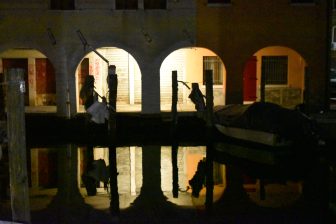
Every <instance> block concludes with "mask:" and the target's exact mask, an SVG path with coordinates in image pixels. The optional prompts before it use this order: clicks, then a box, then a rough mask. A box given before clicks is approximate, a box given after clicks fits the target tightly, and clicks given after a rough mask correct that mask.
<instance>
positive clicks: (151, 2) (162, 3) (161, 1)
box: [144, 0, 167, 9]
mask: <svg viewBox="0 0 336 224" xmlns="http://www.w3.org/2000/svg"><path fill="white" fill-rule="evenodd" d="M166 8H167V0H144V9H166Z"/></svg>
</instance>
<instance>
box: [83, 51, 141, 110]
mask: <svg viewBox="0 0 336 224" xmlns="http://www.w3.org/2000/svg"><path fill="white" fill-rule="evenodd" d="M97 52H98V53H99V54H101V55H102V56H103V57H104V58H105V59H107V60H108V61H109V65H112V64H114V65H116V67H117V70H116V72H117V75H118V94H117V97H118V98H117V110H118V111H122V110H132V111H134V110H136V111H139V110H140V104H141V72H140V68H139V65H138V63H137V62H136V60H135V59H134V57H133V56H132V55H131V54H130V53H129V52H127V51H125V50H123V49H121V48H117V47H102V48H99V49H97ZM107 66H108V64H107V63H106V62H105V61H104V60H103V59H102V58H101V57H100V56H99V55H97V54H96V53H95V52H93V51H92V52H90V53H88V54H87V55H85V56H84V57H83V59H82V60H81V62H80V64H79V65H78V67H77V70H76V77H77V105H79V107H80V108H79V111H81V110H83V109H82V107H81V105H82V102H81V101H80V99H79V94H78V93H79V90H80V88H81V86H82V84H83V82H84V79H85V77H86V76H87V75H89V74H90V75H93V76H94V77H95V88H96V91H97V92H98V93H99V94H100V95H101V96H107V94H108V86H107V82H106V77H107Z"/></svg>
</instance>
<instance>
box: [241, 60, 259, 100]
mask: <svg viewBox="0 0 336 224" xmlns="http://www.w3.org/2000/svg"><path fill="white" fill-rule="evenodd" d="M243 80H244V101H256V99H257V57H256V56H252V57H251V58H250V59H249V60H248V61H247V63H246V65H245V69H244V74H243Z"/></svg>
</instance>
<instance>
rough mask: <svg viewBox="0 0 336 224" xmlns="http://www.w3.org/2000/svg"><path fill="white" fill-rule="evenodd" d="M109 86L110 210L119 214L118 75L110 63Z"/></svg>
mask: <svg viewBox="0 0 336 224" xmlns="http://www.w3.org/2000/svg"><path fill="white" fill-rule="evenodd" d="M107 84H108V87H109V121H108V122H109V123H108V138H109V163H110V189H111V201H110V211H111V214H113V215H119V213H120V208H119V194H118V178H117V177H118V171H117V152H116V127H117V126H116V123H117V119H116V105H117V88H118V77H117V75H116V74H115V66H114V65H110V66H109V71H108V77H107Z"/></svg>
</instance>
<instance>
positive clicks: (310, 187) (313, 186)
mask: <svg viewBox="0 0 336 224" xmlns="http://www.w3.org/2000/svg"><path fill="white" fill-rule="evenodd" d="M208 155H209V153H208V152H207V148H206V147H205V146H179V147H178V148H177V149H176V150H175V149H174V147H172V146H155V145H154V146H125V147H116V148H115V149H114V148H106V147H93V146H89V145H75V144H68V145H63V146H55V147H52V148H51V147H50V148H31V149H30V157H29V159H28V160H29V161H28V164H29V185H30V207H31V212H32V220H33V223H115V222H119V223H134V220H137V223H172V222H176V223H212V222H213V223H216V222H217V223H218V222H220V223H222V222H224V223H225V222H242V223H244V221H247V220H254V221H258V220H259V221H260V220H261V221H265V220H269V221H270V220H272V218H270V217H271V215H272V216H281V217H283V216H286V219H288V220H291V219H292V218H293V216H296V217H295V220H297V221H306V220H310V221H311V220H320V219H321V218H324V217H325V211H326V207H327V204H328V196H327V195H326V193H325V192H328V186H329V185H328V166H327V165H326V164H325V163H323V162H321V161H319V160H317V161H316V162H317V163H316V164H315V163H314V164H313V163H312V164H310V165H309V167H307V168H305V169H304V171H305V172H303V173H302V175H301V176H300V175H295V178H293V177H292V176H291V175H288V176H286V175H278V173H270V172H267V175H265V174H264V172H259V171H260V170H263V171H264V170H265V169H267V167H266V168H265V167H259V166H256V167H252V166H248V168H247V167H246V166H242V165H241V164H239V163H236V162H235V161H234V160H232V161H231V160H230V159H227V160H225V162H223V159H222V158H219V156H218V155H217V154H216V156H215V157H214V158H213V160H212V159H211V157H208ZM222 156H224V157H225V155H222ZM207 157H208V158H207ZM99 160H101V161H103V162H104V164H105V165H106V168H107V171H108V175H109V177H110V180H112V178H115V183H112V181H111V182H110V184H109V185H106V184H104V181H103V180H102V179H100V181H97V182H96V183H95V185H94V188H95V191H94V192H93V193H92V192H91V193H90V192H89V191H88V188H87V186H86V183H85V181H83V180H84V179H83V176H85V174H86V173H87V172H88V170H92V167H94V164H95V163H94V162H95V161H99ZM202 161H204V162H207V163H211V167H212V170H211V172H210V173H212V175H211V178H210V179H209V177H207V178H205V177H203V178H201V179H200V180H201V182H200V183H199V184H200V185H199V186H200V189H199V192H198V195H196V196H197V197H196V196H195V194H193V190H195V189H193V187H194V186H193V185H192V184H191V182H190V181H191V180H192V179H193V178H194V177H195V175H196V174H197V173H198V171H199V164H200V162H202ZM113 166H115V167H114V168H113V169H115V172H113V169H111V167H113ZM204 166H206V164H205V163H204ZM207 166H208V165H207ZM111 170H112V172H111ZM268 171H270V170H268ZM208 173H209V171H208V170H206V173H204V175H208ZM98 174H99V175H100V174H101V171H100V173H98ZM98 174H97V175H98ZM209 180H211V181H212V182H213V184H214V187H213V191H212V194H207V191H209V189H212V188H208V187H207V181H209ZM113 192H114V193H116V194H114V195H113ZM209 195H212V197H213V198H212V199H211V200H209V199H207V197H209ZM207 200H208V201H212V205H213V206H211V207H207V206H205V205H206V201H207ZM1 203H2V204H3V202H2V201H1ZM7 203H8V202H7ZM210 208H211V212H210V213H209V212H208V210H209V209H210ZM283 208H286V209H288V210H287V211H288V213H283V212H284V210H282V209H283ZM265 209H267V210H265ZM307 211H310V213H309V212H307ZM311 211H314V212H311ZM119 212H120V213H119ZM210 214H211V215H210ZM297 214H301V216H297ZM209 215H210V216H209ZM268 218H269V219H268ZM0 220H1V217H0ZM279 223H282V222H279Z"/></svg>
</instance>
